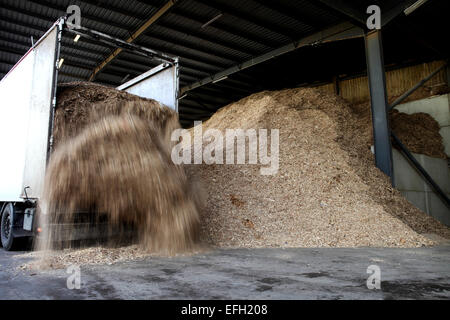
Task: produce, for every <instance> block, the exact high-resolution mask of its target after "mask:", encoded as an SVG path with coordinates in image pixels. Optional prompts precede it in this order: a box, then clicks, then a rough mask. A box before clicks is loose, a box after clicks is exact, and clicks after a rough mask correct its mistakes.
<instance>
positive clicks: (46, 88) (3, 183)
mask: <svg viewBox="0 0 450 320" xmlns="http://www.w3.org/2000/svg"><path fill="white" fill-rule="evenodd" d="M70 34H72V35H75V36H76V37H78V38H79V37H81V38H83V37H86V38H89V39H90V40H92V41H98V42H99V43H104V44H106V45H108V46H112V47H116V48H121V50H126V51H128V52H131V53H133V54H137V55H140V56H145V57H148V58H149V59H151V60H153V61H157V62H158V65H157V66H156V67H154V68H152V69H150V70H148V71H147V72H145V73H143V74H141V75H139V76H137V77H135V78H134V79H131V80H129V81H128V82H126V83H124V84H122V85H120V86H119V87H117V89H118V90H124V91H127V92H129V93H132V94H135V95H138V96H141V97H144V98H151V99H154V100H157V101H159V102H160V103H162V104H164V105H166V106H168V107H170V108H173V109H174V110H175V111H178V92H179V63H178V57H174V56H170V55H167V54H164V53H161V52H158V51H155V50H152V49H150V48H146V47H142V46H138V45H135V44H133V43H129V42H126V41H123V40H121V39H117V38H114V37H112V36H110V35H107V34H105V33H101V32H99V31H96V30H92V29H88V28H85V27H82V26H74V25H71V24H70V23H68V22H67V17H60V18H59V19H58V20H57V21H56V22H55V23H54V24H53V25H52V26H51V27H50V29H49V30H48V31H47V32H46V33H45V34H44V35H43V36H42V37H41V38H40V39H39V40H38V41H37V42H36V43H34V45H33V46H32V47H31V48H30V49H29V50H28V51H27V52H26V54H25V55H24V56H23V57H21V58H20V59H19V61H18V62H17V63H16V64H15V65H14V66H13V68H12V69H11V70H10V71H9V72H8V73H7V74H6V75H5V76H4V77H3V78H2V79H1V81H0V101H1V106H0V119H1V125H0V148H1V149H0V150H1V156H0V240H1V241H0V243H1V245H2V246H3V248H4V249H5V250H11V249H12V248H13V247H14V246H16V244H17V243H20V242H21V239H29V238H33V237H35V236H36V235H39V233H40V232H41V231H42V228H41V227H40V226H38V225H37V221H38V219H37V214H38V210H37V208H38V203H39V199H40V198H41V196H42V192H43V182H44V177H45V171H46V167H47V163H48V161H49V158H50V155H51V153H52V150H53V124H54V115H55V109H56V106H57V100H56V99H57V90H58V89H57V88H58V86H57V84H58V72H59V70H60V69H61V65H62V64H63V61H64V57H63V56H62V55H61V47H62V46H63V45H64V44H63V41H62V39H63V36H67V35H70Z"/></svg>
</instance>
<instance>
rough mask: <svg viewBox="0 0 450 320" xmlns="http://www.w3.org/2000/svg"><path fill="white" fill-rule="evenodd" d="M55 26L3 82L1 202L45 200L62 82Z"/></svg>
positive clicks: (0, 84) (0, 97)
mask: <svg viewBox="0 0 450 320" xmlns="http://www.w3.org/2000/svg"><path fill="white" fill-rule="evenodd" d="M57 48H58V25H57V24H55V25H54V26H53V27H52V28H51V29H50V30H49V31H48V32H46V34H45V35H44V36H43V37H42V38H41V39H39V41H38V42H37V43H36V44H35V45H34V46H33V47H32V48H31V49H30V50H29V51H28V52H27V53H26V54H25V55H24V56H23V57H22V58H21V59H20V60H19V62H18V63H17V64H16V65H15V66H14V67H13V68H12V69H11V71H10V72H9V73H8V74H7V75H6V76H5V77H4V78H3V79H2V80H1V81H0V101H1V102H0V103H1V105H0V150H1V151H0V202H18V201H23V200H24V198H25V192H24V190H25V188H26V194H27V196H28V197H29V198H31V199H33V198H34V199H37V198H39V197H40V195H41V193H42V188H43V182H44V175H45V167H46V163H47V156H48V153H49V149H50V146H49V136H50V134H51V130H52V128H51V123H52V100H53V97H54V91H55V83H56V76H57V74H56V59H57V56H58V54H57Z"/></svg>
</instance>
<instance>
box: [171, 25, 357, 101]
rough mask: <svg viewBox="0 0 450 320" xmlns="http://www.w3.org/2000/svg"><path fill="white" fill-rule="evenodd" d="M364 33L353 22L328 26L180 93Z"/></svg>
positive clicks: (186, 87) (201, 81)
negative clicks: (290, 55)
mask: <svg viewBox="0 0 450 320" xmlns="http://www.w3.org/2000/svg"><path fill="white" fill-rule="evenodd" d="M363 35H364V31H363V30H362V29H360V28H358V27H355V26H353V25H352V24H351V23H342V24H339V25H337V26H333V27H330V28H327V29H325V30H323V31H320V32H316V33H314V34H312V35H310V36H307V37H304V38H302V39H300V40H298V41H295V42H292V43H290V44H287V45H285V46H283V47H280V48H278V49H275V50H272V51H270V52H268V53H266V54H263V55H261V56H258V57H255V58H253V59H250V60H247V61H245V62H243V63H240V64H237V65H235V66H232V67H230V68H228V69H225V70H223V71H221V72H219V73H216V74H215V75H213V76H210V77H206V78H204V79H202V80H200V81H198V82H195V83H192V84H191V85H189V86H185V87H183V88H181V90H180V94H184V93H186V92H188V91H190V90H193V89H195V88H198V87H201V86H204V85H205V84H209V83H212V82H215V81H217V80H220V79H222V78H224V77H228V76H229V75H232V74H234V73H236V72H239V71H241V70H243V69H246V68H250V67H252V66H254V65H257V64H260V63H262V62H265V61H268V60H270V59H273V58H275V57H278V56H280V55H283V54H285V53H287V52H291V51H294V50H297V49H299V48H301V47H306V46H311V45H316V44H318V43H325V42H332V41H338V40H343V39H351V38H357V37H362V36H363Z"/></svg>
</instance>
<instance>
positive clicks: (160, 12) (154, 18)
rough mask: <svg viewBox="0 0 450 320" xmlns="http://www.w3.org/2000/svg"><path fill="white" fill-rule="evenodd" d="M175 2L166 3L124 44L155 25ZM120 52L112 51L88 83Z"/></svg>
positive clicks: (94, 71) (120, 50) (93, 72)
mask: <svg viewBox="0 0 450 320" xmlns="http://www.w3.org/2000/svg"><path fill="white" fill-rule="evenodd" d="M176 1H177V0H169V1H167V2H166V4H165V5H164V6H162V7H161V8H160V9H159V10H158V11H157V12H156V13H155V14H153V15H152V16H151V17H150V18H149V19H148V20H147V21H146V22H145V23H144V24H143V25H142V26H141V27H140V28H139V29H138V30H136V31H135V32H134V33H133V34H132V35H131V37H129V38H128V39H127V40H126V42H128V43H131V42H133V41H134V40H135V39H136V38H137V37H139V36H140V35H141V34H142V33H143V32H144V31H145V30H147V29H148V27H150V26H151V25H152V24H153V23H155V22H156V21H157V20H158V19H159V18H160V17H161V16H162V15H163V14H164V13H166V12H167V11H168V10H169V9H170V8H172V6H173V5H174V4H175V3H176ZM120 52H122V49H121V48H117V49H116V50H114V52H113V53H112V54H110V55H109V56H108V57H107V58H106V59H105V60H104V61H102V62H101V63H100V64H99V65H98V66H97V67H96V68H95V69H94V70H93V71H92V74H91V75H90V76H89V81H92V80H94V78H95V76H96V75H97V73H99V72H100V71H101V70H102V69H103V68H104V67H105V66H106V65H107V64H108V63H110V62H111V61H112V60H113V59H114V58H115V57H116V56H117V55H118V54H119V53H120Z"/></svg>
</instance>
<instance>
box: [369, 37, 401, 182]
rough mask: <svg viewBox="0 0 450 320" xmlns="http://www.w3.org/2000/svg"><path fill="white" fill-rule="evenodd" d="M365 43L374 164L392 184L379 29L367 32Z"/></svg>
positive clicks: (389, 139)
mask: <svg viewBox="0 0 450 320" xmlns="http://www.w3.org/2000/svg"><path fill="white" fill-rule="evenodd" d="M365 43H366V60H367V73H368V78H369V87H370V100H371V108H372V124H373V140H374V145H375V164H376V166H377V167H378V168H379V169H380V170H381V171H383V172H384V173H385V174H386V175H388V176H389V177H390V178H391V182H392V185H394V180H393V179H394V174H393V166H392V147H391V133H390V127H389V119H388V101H387V93H386V76H385V71H384V59H383V46H382V41H381V31H378V30H377V31H373V32H369V33H367V34H366V36H365Z"/></svg>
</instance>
